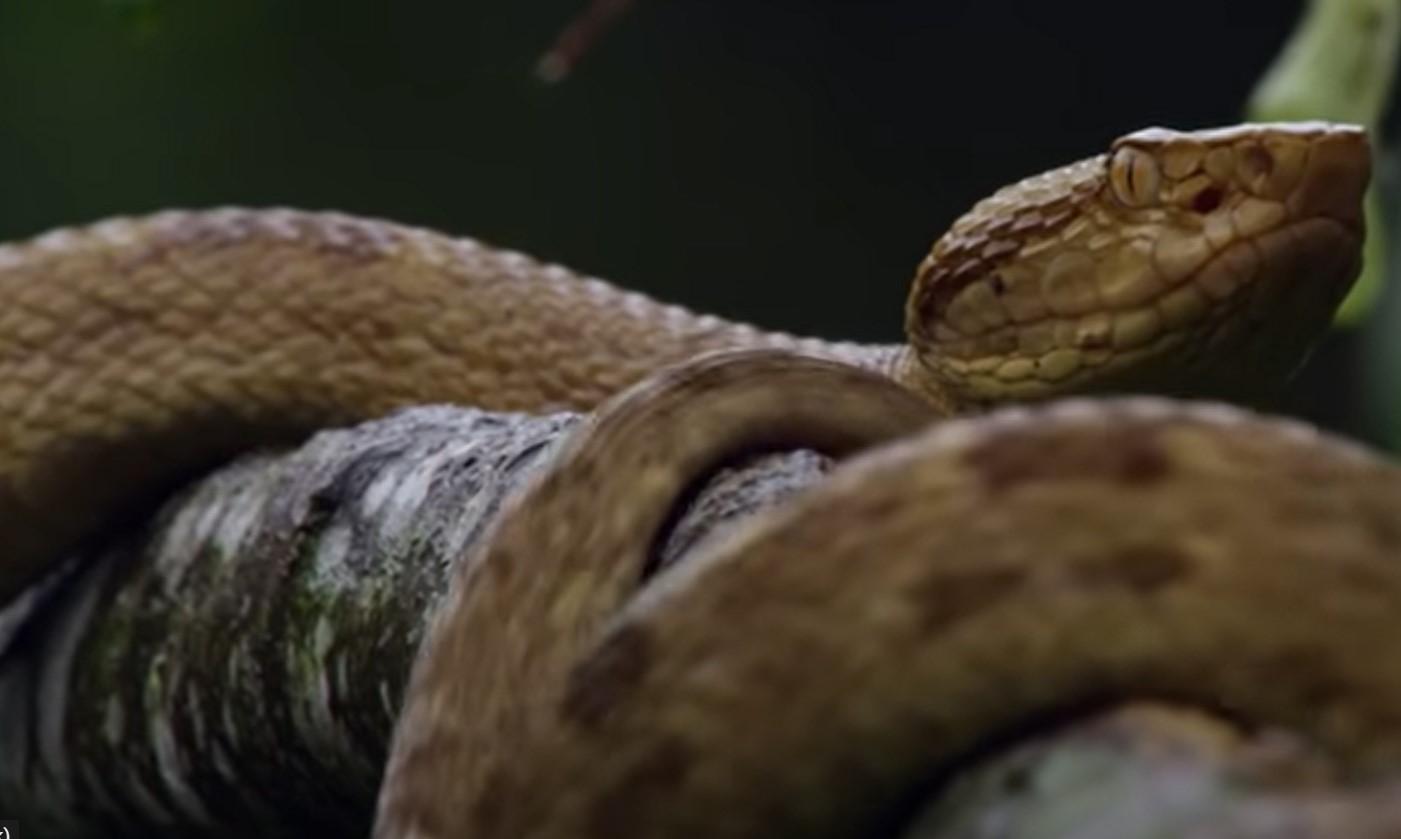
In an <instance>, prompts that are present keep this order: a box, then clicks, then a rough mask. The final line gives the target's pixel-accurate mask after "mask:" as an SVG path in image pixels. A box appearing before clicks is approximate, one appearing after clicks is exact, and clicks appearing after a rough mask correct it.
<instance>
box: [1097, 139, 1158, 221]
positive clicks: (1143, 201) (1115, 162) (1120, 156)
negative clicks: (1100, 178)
mask: <svg viewBox="0 0 1401 839" xmlns="http://www.w3.org/2000/svg"><path fill="white" fill-rule="evenodd" d="M1158 181H1159V176H1158V161H1156V160H1154V159H1153V156H1152V155H1150V154H1149V153H1148V152H1145V151H1143V150H1142V149H1136V148H1134V147H1132V146H1125V147H1124V148H1121V149H1119V150H1118V151H1116V152H1114V157H1113V158H1112V159H1111V160H1110V161H1109V183H1110V185H1111V186H1112V187H1113V188H1114V197H1115V198H1117V199H1119V203H1121V204H1123V205H1124V206H1126V207H1146V206H1148V205H1149V204H1152V203H1154V202H1155V201H1157V200H1158Z"/></svg>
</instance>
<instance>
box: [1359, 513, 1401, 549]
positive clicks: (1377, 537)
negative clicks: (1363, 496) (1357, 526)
mask: <svg viewBox="0 0 1401 839" xmlns="http://www.w3.org/2000/svg"><path fill="white" fill-rule="evenodd" d="M1362 512H1363V521H1364V522H1365V524H1366V527H1367V532H1368V533H1369V534H1371V536H1372V540H1373V541H1374V542H1375V543H1376V545H1377V547H1379V548H1381V549H1382V550H1383V551H1386V552H1388V553H1391V552H1394V551H1395V550H1396V549H1397V548H1401V511H1397V510H1392V509H1387V508H1386V507H1381V506H1376V505H1372V504H1368V505H1367V506H1366V507H1365V508H1364V509H1363V511H1362Z"/></svg>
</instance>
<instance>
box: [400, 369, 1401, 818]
mask: <svg viewBox="0 0 1401 839" xmlns="http://www.w3.org/2000/svg"><path fill="white" fill-rule="evenodd" d="M834 394H848V395H850V397H851V398H850V399H848V398H846V397H845V396H835V395H834ZM871 405H878V406H879V408H878V409H877V410H874V411H873V410H872V409H871V407H870V406H871ZM922 413H923V412H922V411H921V410H920V408H919V406H917V405H913V404H912V403H910V402H909V401H908V400H907V398H906V397H905V395H904V393H903V392H902V391H901V390H900V389H899V388H896V387H894V386H892V385H891V384H890V383H889V382H886V381H883V380H881V379H879V378H877V377H874V376H871V375H870V374H864V375H863V374H861V373H860V371H853V370H851V369H849V368H844V367H841V366H838V365H833V363H831V362H825V361H820V360H809V359H801V358H794V357H784V356H779V355H776V354H772V353H751V354H741V355H737V356H735V355H732V356H728V357H714V356H712V357H709V358H707V359H702V360H700V361H698V362H696V363H694V364H692V365H689V366H686V367H682V368H678V369H676V370H673V371H671V372H669V373H666V374H663V375H661V376H659V377H657V378H655V379H652V380H649V381H647V382H644V383H643V384H641V385H639V386H637V387H636V388H633V389H631V390H629V391H628V392H627V393H625V394H623V395H622V396H621V397H619V398H618V399H616V400H613V401H612V402H610V403H609V404H608V405H606V406H605V407H604V408H603V409H601V410H600V412H599V413H598V414H597V415H596V416H595V418H594V419H593V420H592V421H591V426H590V427H589V428H588V429H586V430H585V431H584V432H583V433H581V434H579V435H577V436H573V437H571V438H570V440H569V442H568V445H567V447H566V448H565V450H564V451H562V452H561V453H560V454H559V456H558V458H557V459H556V461H555V462H554V463H553V464H552V466H551V467H550V469H549V470H548V471H547V473H546V474H545V475H544V476H542V478H541V479H540V480H538V481H537V482H536V484H535V485H534V487H533V488H531V489H530V490H528V491H527V492H526V493H524V494H523V495H522V496H521V498H520V499H519V502H518V503H516V504H515V505H513V506H512V507H511V508H510V510H509V511H506V512H503V514H502V518H501V520H500V522H499V524H498V526H497V528H496V529H495V531H494V533H493V535H492V537H491V538H490V539H486V540H483V541H482V542H481V543H480V545H479V549H478V550H477V551H476V552H474V554H473V555H472V556H471V558H470V559H469V560H468V561H467V562H465V563H464V564H463V565H461V566H459V567H458V569H457V579H456V581H455V585H454V586H453V588H452V590H451V592H450V593H449V596H448V598H447V599H446V601H445V602H444V604H443V605H442V606H441V607H440V610H439V612H438V615H437V618H436V620H435V625H434V627H433V628H432V630H431V631H430V634H429V636H428V638H427V639H426V640H425V643H424V645H423V648H422V650H421V652H420V657H419V659H418V662H417V665H416V667H415V672H414V675H413V678H412V680H411V682H410V685H409V688H408V690H407V691H406V694H405V701H404V706H403V708H402V709H401V713H400V717H399V721H398V726H397V730H396V735H395V742H394V745H393V747H392V753H391V758H390V761H389V764H388V768H387V773H386V777H385V781H384V784H383V786H382V788H381V794H380V807H379V812H378V824H377V831H376V834H375V835H376V837H378V839H388V837H414V839H427V838H428V837H469V836H470V837H474V839H496V838H497V837H500V838H501V839H505V837H540V839H564V838H565V837H570V839H606V838H607V837H667V838H668V839H669V838H670V837H678V839H679V837H690V836H706V837H717V839H719V838H720V837H725V838H726V839H728V838H729V837H745V839H751V837H752V838H757V837H771V836H785V837H786V836H793V837H803V839H826V838H827V837H832V839H837V837H841V839H856V837H877V836H895V835H898V830H899V829H900V828H901V826H902V824H903V819H904V818H906V817H908V816H909V815H910V813H909V811H908V808H909V807H910V806H911V805H912V804H916V803H917V802H918V801H919V800H920V798H921V796H923V795H926V794H928V793H929V792H930V791H931V787H932V786H934V785H936V784H937V782H938V781H939V780H940V779H941V778H944V777H947V773H949V772H951V771H952V770H953V769H954V768H955V766H956V765H957V763H958V762H959V761H960V760H961V759H966V758H968V757H969V755H970V754H973V753H974V752H975V751H976V750H977V749H979V748H983V747H986V745H987V743H988V741H989V740H991V741H992V742H994V743H995V742H997V741H999V740H1006V739H1007V738H1009V737H1010V736H1013V735H1015V734H1017V733H1018V732H1021V731H1026V730H1028V729H1030V728H1031V727H1033V726H1035V725H1037V724H1042V723H1045V722H1047V721H1054V720H1056V719H1057V718H1061V719H1064V718H1066V717H1068V716H1070V715H1073V714H1082V713H1089V712H1091V711H1093V710H1095V709H1101V708H1104V707H1105V706H1108V705H1111V704H1113V703H1115V702H1119V701H1128V700H1133V699H1156V700H1164V701H1170V702H1176V703H1182V704H1187V705H1192V706H1196V707H1200V708H1205V709H1208V710H1211V711H1214V712H1217V713H1221V714H1223V715H1225V716H1226V717H1227V718H1231V719H1237V720H1240V721H1241V722H1242V724H1244V725H1247V726H1265V727H1269V726H1281V727H1287V728H1289V729H1293V730H1296V731H1299V732H1301V733H1303V734H1305V735H1307V736H1308V737H1309V738H1310V739H1312V740H1313V741H1314V742H1315V743H1317V744H1319V745H1321V746H1323V747H1324V748H1325V749H1326V750H1327V751H1328V752H1329V753H1330V754H1332V755H1333V756H1335V757H1336V758H1338V759H1339V760H1341V761H1342V762H1343V763H1344V765H1345V766H1347V767H1348V768H1349V769H1350V770H1352V771H1353V772H1355V773H1358V774H1359V777H1360V776H1365V774H1366V773H1368V772H1370V771H1372V770H1387V771H1391V772H1397V771H1401V659H1398V657H1397V655H1396V639H1397V638H1398V637H1401V636H1399V635H1398V633H1401V470H1398V469H1397V468H1396V467H1395V466H1393V465H1391V464H1387V463H1384V462H1382V461H1380V460H1378V459H1375V458H1373V457H1371V456H1369V455H1367V454H1366V453H1364V452H1363V451H1362V450H1361V449H1360V448H1354V447H1351V446H1348V445H1346V444H1343V443H1338V442H1333V441H1329V440H1326V439H1323V438H1320V437H1319V436H1318V435H1317V434H1316V433H1314V432H1312V430H1311V429H1308V428H1307V427H1304V426H1301V425H1296V424H1291V423H1287V422H1283V421H1278V420H1266V419H1263V418H1259V417H1253V416H1251V415H1248V414H1245V413H1243V412H1240V411H1236V410H1234V409H1229V408H1226V407H1224V406H1210V405H1208V406H1201V405H1196V406H1193V405H1187V404H1178V403H1171V402H1166V401H1159V400H1153V399H1148V398H1144V397H1140V398H1137V399H1127V400H1111V401H1106V402H1102V403H1093V402H1089V401H1066V402H1060V403H1054V404H1053V406H1052V407H1050V408H1034V409H1031V410H1022V411H1013V410H1011V409H1003V410H1002V411H1000V412H998V413H994V414H992V415H990V416H988V417H985V418H981V419H959V420H950V421H948V422H945V423H941V424H938V425H935V426H934V427H933V428H932V429H931V430H928V431H925V432H923V433H921V434H919V435H916V436H915V437H913V438H911V439H908V440H906V441H903V442H898V443H895V444H892V445H891V446H888V447H886V448H883V449H880V450H877V451H875V452H872V453H870V454H868V455H865V456H863V457H860V458H859V459H857V460H855V461H852V462H851V463H849V464H847V465H846V466H845V467H844V468H841V469H839V470H837V471H836V472H835V473H833V475H832V476H830V478H829V479H828V480H827V481H825V482H824V483H822V484H821V485H819V486H818V487H816V488H814V489H813V490H811V491H809V492H808V493H806V494H804V495H802V496H800V497H799V498H797V499H795V500H794V501H793V502H792V503H791V504H790V505H787V506H785V507H782V508H780V509H779V510H777V511H775V512H774V513H772V514H769V515H761V516H758V517H756V518H754V519H751V520H749V521H748V522H747V523H746V525H744V526H741V527H740V528H739V529H738V530H737V532H734V533H731V534H729V536H728V538H723V539H721V540H720V541H718V542H717V543H712V544H711V545H710V546H709V550H706V549H701V550H700V552H699V555H698V556H695V557H692V558H691V559H689V560H688V561H687V562H686V563H683V564H682V565H681V566H680V567H679V568H676V569H674V570H669V571H667V572H665V573H663V574H662V575H660V576H659V577H658V578H657V579H655V580H654V581H652V582H651V583H650V585H649V586H648V587H646V588H644V589H643V591H642V592H641V593H640V594H637V593H636V591H635V590H636V587H637V584H638V580H639V579H640V578H641V577H642V575H643V572H644V568H645V565H646V562H647V559H648V557H647V554H648V547H649V545H650V544H652V543H653V541H654V539H655V538H656V537H657V536H658V532H659V530H660V528H661V527H662V526H663V524H664V522H665V520H666V516H667V515H668V513H669V511H671V510H672V508H673V506H674V504H675V503H676V502H677V500H678V497H679V496H680V495H681V493H682V492H683V490H684V489H685V488H686V487H687V485H688V484H689V483H690V481H691V480H693V479H694V477H695V475H696V474H697V473H698V472H699V471H700V470H701V469H703V467H705V466H706V465H707V464H708V463H710V462H713V460H714V459H717V458H723V457H724V456H725V455H726V454H731V453H733V452H734V451H735V450H737V449H739V448H741V447H744V446H747V445H754V444H763V443H764V442H767V441H772V440H774V439H781V440H784V441H796V442H797V443H798V444H800V445H817V446H819V447H824V446H825V447H830V448H829V450H830V451H833V452H834V453H840V452H843V451H848V450H850V449H851V448H852V445H853V444H858V445H859V444H860V443H862V442H869V441H872V440H876V439H879V438H881V437H884V436H888V435H890V434H892V433H899V432H900V431H901V429H902V428H906V427H909V426H911V425H915V424H918V423H919V422H920V419H921V414H922ZM709 429H715V432H714V436H710V435H709V433H708V431H709ZM780 429H782V430H781V432H780V433H779V434H778V435H775V431H779V430H780ZM795 431H796V432H798V433H797V434H795V435H793V436H789V434H790V432H795ZM581 487H587V489H586V490H583V489H581ZM1396 828H1397V829H1398V830H1401V824H1397V825H1396ZM1164 835H1174V834H1172V833H1165V834H1164ZM1388 835H1393V834H1388Z"/></svg>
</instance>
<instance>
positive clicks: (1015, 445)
mask: <svg viewBox="0 0 1401 839" xmlns="http://www.w3.org/2000/svg"><path fill="white" fill-rule="evenodd" d="M963 461H964V463H965V464H967V465H968V466H969V467H970V468H972V469H973V470H975V471H976V472H978V473H979V474H980V475H981V476H982V478H983V483H984V485H985V486H986V488H987V489H988V490H989V491H990V492H1004V491H1007V490H1010V489H1014V488H1016V487H1017V486H1020V485H1021V484H1026V483H1035V482H1039V481H1050V480H1067V479H1069V480H1100V481H1107V482H1109V483H1114V484H1119V485H1122V486H1148V485H1151V484H1153V483H1156V482H1158V481H1160V480H1162V479H1163V478H1165V477H1166V476H1167V474H1168V472H1169V471H1170V468H1171V464H1170V463H1169V461H1168V457H1167V454H1166V453H1165V452H1164V451H1163V449H1162V447H1161V446H1159V445H1158V439H1157V433H1156V430H1155V429H1154V428H1152V427H1149V426H1144V425H1138V424H1126V425H1121V426H1112V427H1105V428H1100V429H1096V430H1094V431H1093V432H1092V431H1089V430H1086V429H1079V430H1075V431H1068V430H1064V429H1050V430H1046V431H1042V432H1039V433H1038V432H1035V431H1032V432H1026V433H1019V434H996V435H992V436H990V437H989V438H988V439H986V440H983V441H982V442H980V443H978V444H977V445H975V446H973V447H971V448H970V449H969V450H968V452H967V453H966V454H964V456H963Z"/></svg>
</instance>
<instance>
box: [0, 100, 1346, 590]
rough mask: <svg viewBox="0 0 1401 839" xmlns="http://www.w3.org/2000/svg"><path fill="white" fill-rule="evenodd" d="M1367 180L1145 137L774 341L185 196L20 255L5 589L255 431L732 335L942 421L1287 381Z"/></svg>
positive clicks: (6, 352) (390, 242)
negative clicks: (918, 405) (816, 325)
mask: <svg viewBox="0 0 1401 839" xmlns="http://www.w3.org/2000/svg"><path fill="white" fill-rule="evenodd" d="M1369 175H1370V154H1369V150H1368V144H1367V140H1366V136H1365V134H1364V133H1363V132H1362V131H1361V130H1360V129H1358V128H1355V127H1350V126H1338V125H1327V124H1315V123H1301V124H1281V125H1258V126H1240V127H1235V128H1228V129H1220V130H1214V131H1203V132H1191V133H1177V132H1171V131H1166V130H1163V129H1149V130H1146V131H1142V132H1138V133H1135V134H1130V135H1128V136H1126V137H1123V138H1120V139H1119V140H1117V141H1116V142H1115V143H1114V144H1113V146H1112V148H1111V149H1110V151H1109V152H1108V153H1107V154H1104V155H1099V156H1096V157H1093V158H1090V159H1088V160H1085V161H1082V162H1080V163H1076V164H1073V165H1070V166H1066V167H1063V168H1061V169H1056V170H1053V171H1051V172H1048V173H1046V174H1043V175H1040V176H1037V177H1034V178H1030V179H1028V180H1025V181H1022V182H1020V183H1017V184H1015V185H1013V186H1010V187H1007V188H1005V189H1003V190H1001V191H999V192H997V193H996V194H995V195H993V196H992V197H990V198H988V199H987V200H985V201H983V202H981V203H980V204H978V205H977V206H976V207H974V208H973V210H972V211H970V212H969V213H968V214H967V215H965V216H964V217H963V218H962V219H960V220H959V221H958V222H956V223H955V224H954V225H953V227H952V229H951V230H949V231H948V233H946V234H945V235H944V236H943V237H942V238H940V239H939V240H938V242H937V243H936V244H935V246H934V248H933V249H932V251H931V252H930V254H929V256H928V258H927V259H925V260H924V262H923V264H921V265H920V266H919V270H918V272H917V275H916V277H915V282H914V284H913V287H912V289H911V291H910V295H909V300H908V303H907V306H906V318H905V320H906V327H907V332H908V335H909V342H908V344H906V345H904V346H864V345H856V344H833V343H825V342H821V341H817V340H811V339H798V338H794V337H792V336H788V335H782V334H775V333H770V332H763V331H760V330H757V329H755V328H753V327H749V326H745V325H740V324H733V323H728V322H725V321H722V320H720V319H718V318H714V317H707V316H697V315H694V314H692V313H690V312H688V311H685V310H683V309H680V308H677V307H673V306H665V305H662V304H659V303H656V302H654V301H652V300H649V299H647V298H645V297H643V296H641V295H637V294H631V293H627V292H624V291H620V290H618V289H616V288H613V287H611V286H608V285H606V284H604V283H602V282H599V281H597V280H592V279H582V278H579V277H577V276H574V275H572V274H570V273H569V272H567V271H566V270H564V269H562V268H559V267H556V266H550V265H541V264H539V263H537V262H535V261H533V260H531V259H529V258H527V257H525V256H522V255H519V254H515V253H509V252H503V251H496V250H492V249H489V248H486V247H483V246H481V245H479V244H476V243H474V242H470V241H464V240H460V239H451V238H448V237H445V236H441V235H438V234H435V233H431V232H428V231H424V230H419V229H413V228H407V227H403V226H399V225H395V224H390V223H386V222H376V221H367V220H363V219H356V218H349V217H345V216H340V215H332V214H312V213H304V212H297V211H290V210H271V211H248V210H221V211H213V212H168V213H161V214H158V215H154V216H150V217H147V218H143V219H136V220H129V219H114V220H110V221H105V222H101V223H98V224H95V225H92V226H90V227H86V228H82V229H73V230H58V231H54V232H51V233H48V234H45V235H43V236H40V237H38V238H36V239H33V240H31V241H28V242H24V243H19V244H14V245H8V246H0V522H3V523H5V524H4V525H3V526H0V556H3V557H4V562H3V564H0V600H3V599H5V598H8V597H9V596H11V595H13V594H14V593H15V592H16V591H17V590H18V589H19V588H20V587H21V586H23V585H25V584H26V583H28V582H30V581H32V580H33V579H34V578H35V577H36V576H37V575H38V574H39V573H40V572H41V571H42V570H43V569H44V568H45V567H47V566H48V565H49V564H50V563H52V562H53V561H54V559H55V557H57V556H58V555H60V554H62V553H63V551H65V550H67V549H70V548H72V547H74V546H75V544H77V542H78V540H80V539H81V538H83V537H85V536H87V535H90V534H91V533H93V532H95V531H96V530H97V529H98V528H99V527H101V526H102V525H104V524H110V523H111V522H112V521H114V520H115V519H116V518H118V517H120V516H122V515H129V514H132V513H134V512H136V511H140V510H142V509H146V508H147V507H148V505H149V503H150V502H151V500H152V499H153V498H156V497H159V495H160V494H161V493H162V492H165V491H168V490H169V489H170V488H171V487H172V485H174V484H175V483H177V482H178V481H180V480H181V479H185V478H188V477H190V476H191V475H194V474H198V473H199V471H201V470H203V469H206V468H208V467H209V466H211V465H212V464H215V463H218V462H219V461H221V460H224V459H227V458H228V457H230V456H231V455H233V454H236V453H238V452H240V451H244V450H246V449H248V448H250V447H253V446H258V445H267V444H274V443H282V442H287V441H289V440H294V439H297V438H299V437H301V436H304V435H306V434H307V433H309V432H311V431H314V430H316V429H318V428H321V427H325V426H328V425H336V424H347V423H352V422H355V421H357V420H361V419H364V418H367V417H372V416H377V415H380V414H383V413H385V412H387V411H390V410H392V409H394V408H397V407H400V406H404V405H410V404H417V403H425V402H459V403H465V404H472V405H477V406H479V407H483V408H487V409H497V410H532V411H546V410H551V409H560V408H576V409H585V408H590V407H592V406H594V405H596V404H597V403H598V402H599V401H601V400H602V399H604V398H606V397H608V396H609V395H612V394H614V393H617V392H619V391H620V390H622V389H623V388H624V387H625V386H627V385H629V384H631V383H633V382H635V381H637V380H638V379H639V378H641V377H642V376H643V375H645V374H647V373H649V372H652V371H655V370H657V369H659V368H661V367H663V366H665V365H667V364H670V363H673V362H677V361H681V360H684V359H687V358H691V357H694V356H696V355H698V354H701V353H703V352H706V351H710V350H721V349H739V348H763V347H768V348H784V349H792V350H799V351H803V352H806V353H809V354H814V355H818V356H824V357H828V358H836V359H840V360H843V361H846V362H849V363H853V364H855V365H857V366H860V367H865V368H868V369H872V370H876V371H879V372H881V373H884V374H888V375H889V376H891V377H892V378H894V379H895V380H896V381H898V382H899V383H901V384H902V385H904V386H906V387H908V388H909V389H911V390H913V391H915V392H917V393H919V394H921V395H922V396H924V397H925V398H926V399H928V400H929V401H930V402H931V403H932V404H933V405H934V406H935V408H936V409H937V410H939V411H940V412H941V413H945V414H948V413H955V412H958V411H962V410H967V409H971V408H976V407H979V406H982V405H985V404H990V403H995V402H1000V401H1004V400H1007V399H1013V398H1034V397H1044V396H1051V395H1058V394H1064V393H1071V392H1077V391H1087V390H1114V389H1121V390H1122V389H1128V390H1134V391H1155V392H1166V393H1191V394H1221V395H1227V396H1232V397H1240V396H1242V395H1243V394H1249V393H1255V392H1258V391H1261V390H1268V389H1270V388H1271V387H1274V386H1276V385H1277V384H1278V383H1279V381H1280V380H1281V379H1282V378H1283V377H1284V375H1285V374H1286V373H1287V372H1289V371H1290V370H1291V369H1292V368H1293V367H1294V366H1296V365H1297V364H1298V363H1299V361H1300V359H1301V358H1302V356H1303V353H1304V351H1305V349H1306V348H1307V346H1308V345H1309V344H1310V343H1311V342H1312V341H1313V340H1314V339H1315V338H1316V336H1317V335H1318V334H1319V332H1320V331H1321V330H1322V328H1323V327H1324V325H1325V324H1326V323H1327V322H1328V319H1329V316H1330V313H1331V312H1332V310H1333V308H1334V307H1335V305H1336V303H1337V302H1338V300H1339V299H1340V298H1341V296H1342V295H1343V293H1344V292H1345V291H1346V289H1347V287H1348V284H1349V283H1350V282H1351V281H1352V279H1353V278H1354V277H1355V275H1356V271H1357V267H1358V266H1357V261H1358V259H1359V253H1360V247H1359V243H1360V241H1361V226H1362V219H1361V210H1360V196H1361V194H1362V191H1363V189H1364V188H1365V186H1366V184H1367V182H1368V179H1369ZM96 476H101V478H102V479H101V480H95V479H94V478H95V477H96ZM11 523H15V524H11Z"/></svg>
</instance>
